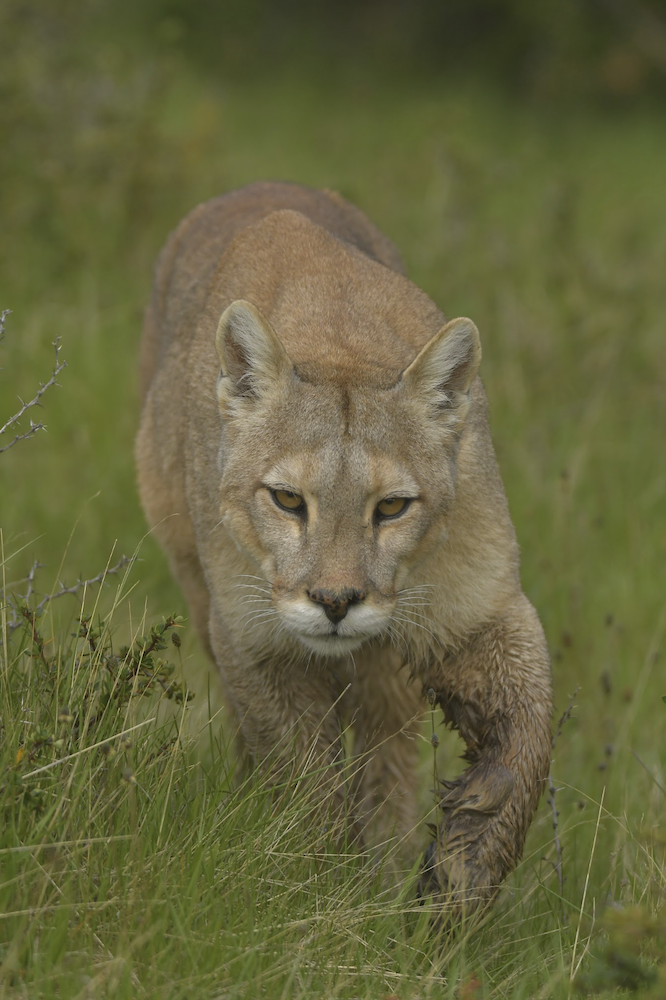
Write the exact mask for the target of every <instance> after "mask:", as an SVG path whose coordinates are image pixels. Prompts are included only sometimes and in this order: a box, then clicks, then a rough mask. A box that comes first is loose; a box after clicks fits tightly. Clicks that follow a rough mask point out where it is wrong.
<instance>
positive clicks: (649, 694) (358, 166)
mask: <svg viewBox="0 0 666 1000" xmlns="http://www.w3.org/2000/svg"><path fill="white" fill-rule="evenodd" d="M665 164H666V9H665V7H664V4H663V3H661V2H659V3H657V0H651V2H647V0H646V2H644V3H635V2H630V0H577V2H574V0H559V2H554V0H546V2H529V0H504V2H501V0H466V2H464V0H452V2H449V3H445V2H444V3H443V2H439V3H435V2H432V0H413V2H411V3H409V4H408V3H404V2H398V0H388V2H383V3H380V2H375V3H370V2H355V3H352V2H351V0H343V2H341V0H339V2H338V3H337V4H335V5H332V4H331V5H315V4H312V3H305V2H304V0H292V2H286V0H280V2H273V3H269V2H267V0H246V2H240V0H230V2H218V3H214V2H212V0H189V2H186V0H144V2H130V0H114V2H112V0H95V2H92V0H81V2H74V0H49V2H48V3H46V2H44V3H39V4H38V3H36V2H32V3H27V2H21V0H3V2H2V4H1V5H0V219H1V221H2V229H1V237H2V238H1V239H0V309H1V308H9V309H11V310H12V314H11V315H10V316H9V317H8V320H7V331H6V336H5V339H4V342H3V343H1V344H0V368H1V369H2V370H1V371H0V426H1V425H2V423H4V420H5V419H6V418H7V417H8V416H9V415H10V414H11V413H13V412H14V411H15V410H16V408H17V405H18V402H17V396H21V397H22V398H30V396H31V395H32V394H33V393H34V390H35V389H36V387H37V385H38V383H39V382H40V381H46V379H47V378H48V376H49V373H50V371H51V367H52V360H53V348H52V346H51V345H52V343H53V341H54V339H55V338H56V337H60V338H61V341H62V356H63V357H64V358H65V359H66V360H67V362H68V367H67V368H66V369H65V370H64V371H63V372H62V374H61V376H60V378H59V382H60V386H61V387H60V388H53V389H51V390H49V392H48V393H47V395H46V396H45V398H44V408H43V410H42V411H41V412H40V417H41V418H42V419H43V420H44V422H45V423H46V425H47V429H48V433H47V434H44V433H40V434H38V435H35V437H34V438H33V439H32V440H30V441H26V442H23V443H21V444H19V445H18V446H16V447H13V448H12V449H10V450H9V451H7V452H5V453H4V454H0V528H1V529H2V540H3V545H4V552H5V573H6V578H7V581H8V582H9V583H10V584H12V586H13V589H14V590H15V592H17V593H19V594H20V593H22V592H23V591H24V590H25V587H26V584H25V582H21V581H22V580H23V579H24V577H25V576H26V574H27V572H28V570H29V568H30V566H31V565H32V564H33V562H34V561H35V560H39V562H40V563H41V564H43V569H41V570H40V573H39V577H38V583H37V587H38V590H39V591H40V592H41V593H48V592H49V591H50V589H51V588H53V587H54V586H55V585H56V581H57V580H59V579H60V580H63V581H64V582H72V581H73V580H75V579H76V578H77V577H78V576H79V575H82V576H83V577H91V576H94V575H96V574H97V573H99V572H100V570H102V569H103V568H104V566H105V565H106V564H107V561H108V560H109V559H111V561H112V562H114V561H115V560H116V559H117V557H118V555H119V554H120V553H127V554H128V555H129V554H131V553H133V552H134V551H135V550H137V548H138V549H139V554H140V559H141V562H140V563H138V565H137V567H135V569H134V570H133V576H132V579H133V580H134V582H135V590H134V595H133V604H134V607H135V608H138V612H137V611H135V616H136V615H137V613H138V615H139V616H140V613H141V610H142V608H143V607H144V606H145V607H146V608H147V611H148V616H149V618H152V617H154V616H156V615H158V614H166V613H169V612H171V611H174V610H178V611H181V610H183V602H182V598H181V596H180V594H179V592H178V590H177V588H176V586H175V584H174V583H173V582H172V580H171V578H170V575H169V572H168V568H167V566H166V561H165V560H164V558H163V556H162V555H161V553H160V551H159V549H158V547H157V546H156V544H155V543H154V542H153V541H152V539H150V538H148V539H144V535H145V523H144V519H143V515H142V512H141V510H140V507H139V504H138V500H137V496H136V488H135V475H134V465H133V454H132V451H133V437H134V434H135V431H136V427H137V423H138V398H137V375H136V356H137V349H138V343H139V337H140V330H141V322H142V312H143V308H144V305H145V303H146V301H147V298H148V295H149V291H150V285H151V277H152V268H153V263H154V260H155V257H156V255H157V253H158V251H159V249H160V247H161V246H162V245H163V243H164V241H165V239H166V237H167V234H168V233H169V232H170V230H171V229H172V228H173V227H174V226H175V225H176V224H177V223H178V221H179V220H180V218H181V217H182V216H183V215H184V214H185V213H186V212H187V211H189V210H190V209H191V208H192V207H193V206H194V205H196V204H197V203H198V202H200V201H202V200H204V199H206V198H209V197H212V196H214V195H216V194H219V193H221V192H223V191H225V190H228V189H230V188H233V187H237V186H241V185H243V184H246V183H248V182H250V181H253V180H257V179H261V178H264V179H285V180H292V181H297V182H302V183H305V184H309V185H312V186H316V187H319V186H327V187H331V188H335V189H338V190H339V191H341V192H342V193H343V194H344V195H345V196H347V197H348V198H350V199H351V200H352V201H354V202H355V203H356V204H358V205H359V206H360V207H361V208H362V209H363V210H364V211H366V212H367V214H368V215H369V216H370V217H371V218H372V219H373V220H374V221H375V222H376V223H377V224H378V225H379V226H380V228H382V229H383V230H384V232H386V233H387V235H388V236H389V237H391V238H392V239H393V240H394V241H395V242H396V243H397V245H398V246H399V248H400V249H401V251H402V253H403V255H404V257H405V260H406V263H407V266H408V271H409V274H410V276H411V277H412V278H413V280H414V281H416V282H417V283H418V284H419V285H421V286H422V287H423V288H425V290H426V291H427V292H428V293H429V294H430V295H431V296H432V297H433V298H434V299H435V300H436V302H437V303H438V305H440V306H441V308H442V309H443V310H444V311H445V312H446V313H447V315H449V316H455V315H459V314H463V315H465V314H466V315H470V316H471V317H472V318H473V319H474V320H475V321H476V322H477V324H478V326H479V328H480V331H481V336H482V342H483V349H484V360H483V364H482V374H483V377H484V381H485V384H486V388H487V391H488V395H489V399H490V405H491V426H492V430H493V436H494V440H495V444H496V448H497V452H498V457H499V460H500V465H501V468H502V473H503V477H504V482H505V485H506V488H507V493H508V496H509V503H510V506H511V510H512V514H513V517H514V521H515V523H516V528H517V531H518V537H519V540H520V542H521V547H522V553H523V580H524V584H525V589H526V591H527V593H528V595H529V596H530V598H531V599H532V601H533V602H534V603H535V605H536V606H537V608H538V610H539V613H540V615H541V617H542V620H543V622H544V626H545V628H546V632H547V635H548V639H549V643H550V647H551V650H552V653H553V666H554V682H555V692H556V703H557V708H558V711H559V712H561V711H562V710H563V709H564V708H565V707H566V705H567V702H568V699H569V695H570V694H572V693H573V692H574V690H575V689H576V688H580V690H579V693H578V695H577V697H576V706H577V707H576V710H575V713H574V718H573V720H572V721H571V722H569V723H568V724H567V726H566V727H565V730H564V732H563V734H562V736H561V737H560V739H559V741H558V745H557V747H556V751H555V765H554V773H555V776H556V779H557V782H558V787H561V789H562V790H561V792H560V793H558V802H559V809H560V825H561V835H562V841H563V844H564V847H565V871H566V875H567V883H566V888H565V891H566V893H567V894H568V897H570V902H571V904H572V905H573V906H578V905H579V904H580V902H581V893H582V890H583V884H584V882H585V877H586V873H588V874H589V872H590V871H592V880H591V883H590V898H592V897H593V898H594V899H599V900H600V901H602V900H608V899H612V900H614V901H619V902H624V903H628V902H637V901H639V900H641V901H642V902H643V904H644V905H645V906H647V907H649V906H651V905H652V904H653V903H654V906H655V907H657V908H658V906H660V905H662V904H663V898H664V893H665V892H666V876H665V874H664V872H665V870H666V869H664V864H663V861H664V843H665V841H664V834H663V823H664V801H665V797H664V795H663V793H662V792H661V791H660V790H659V785H658V784H655V781H656V782H658V783H659V784H660V785H661V786H662V788H663V787H664V785H665V779H664V772H665V771H666V756H665V751H664V741H663V732H664V725H665V722H666V706H665V705H664V704H663V703H662V700H661V699H662V696H663V695H666V679H665V673H664V659H663V650H664V630H665V628H666V604H665V601H666V568H665V567H666V530H665V529H666V460H665V457H666V449H665V447H664V438H665V432H666V392H665V391H664V386H665V385H666V340H665V337H664V316H665V315H666V281H665V272H666V198H665V197H664V188H665V182H664V177H665V176H666V172H665ZM26 426H27V425H26V424H25V423H24V424H23V425H22V429H25V427H26ZM5 440H6V439H0V447H1V446H2V444H3V443H4V441H5ZM112 553H113V555H111V554H112ZM68 601H69V602H70V603H69V604H67V602H68ZM57 606H58V608H60V607H61V606H62V611H61V612H58V613H61V614H62V618H63V622H66V621H67V620H68V616H69V617H71V616H73V615H74V614H75V613H76V610H75V609H76V604H75V602H74V601H73V600H72V599H70V598H63V600H62V601H61V602H58V605H57ZM54 613H55V606H54ZM184 650H185V653H186V664H189V665H190V666H194V665H199V667H200V668H202V667H203V657H202V654H201V653H200V652H199V651H198V649H197V646H196V643H195V642H194V640H193V639H191V638H190V640H189V641H188V642H187V643H186V645H185V646H184ZM451 746H452V744H446V742H445V744H444V751H445V752H449V751H448V750H447V748H449V747H451ZM632 750H633V751H635V752H636V753H638V754H639V756H640V757H641V760H642V762H643V765H644V766H641V764H639V763H638V761H637V760H636V759H635V757H634V756H633V755H632V752H631V751H632ZM648 772H649V773H648ZM604 790H605V791H604ZM602 792H603V794H604V795H605V799H604V810H607V812H606V811H604V813H603V817H604V819H603V823H602V824H601V827H600V829H599V831H596V827H595V819H596V816H597V812H596V810H597V806H596V805H591V803H598V802H599V800H600V797H601V795H602ZM592 812H593V813H594V815H591V813H592ZM599 815H600V816H601V813H600V814H599ZM551 829H552V820H551V817H550V814H549V812H548V809H547V807H546V806H542V811H541V813H540V814H539V819H538V820H537V822H536V823H535V825H534V827H533V831H532V833H531V838H532V839H531V840H530V841H529V842H528V858H530V859H531V860H530V861H528V862H526V863H525V865H524V866H523V870H522V871H523V874H522V875H520V876H517V878H523V879H524V878H525V877H526V876H525V871H526V870H527V869H528V867H529V866H530V865H534V866H535V869H536V870H537V875H538V878H539V879H541V878H542V877H543V879H544V884H546V883H547V879H548V877H550V878H551V881H552V878H553V873H552V871H551V869H550V867H548V866H546V867H547V871H546V873H545V874H544V873H543V872H544V870H543V869H542V868H539V864H540V862H539V861H538V856H539V852H540V851H541V846H537V847H534V846H533V845H535V844H536V845H546V846H548V845H550V846H549V847H548V850H550V851H551V857H552V843H551V841H552V832H551ZM595 831H596V832H595ZM597 832H598V834H599V836H598V839H595V840H594V845H595V848H594V849H595V850H596V853H595V855H594V867H592V856H591V852H592V853H594V851H593V847H592V844H593V836H594V837H595V838H596V836H597ZM660 838H661V839H660ZM530 845H532V846H530ZM543 849H544V850H545V849H546V847H544V848H543ZM535 857H536V858H537V860H534V858H535ZM588 865H589V866H590V868H589V869H588ZM530 870H531V869H530ZM548 873H550V874H548ZM548 884H550V883H548ZM551 889H552V885H551ZM547 890H548V891H551V890H550V889H548V886H547ZM553 891H554V890H553ZM544 898H546V897H544ZM548 898H550V897H548ZM660 900H661V903H660V902H659V901H660ZM600 905H601V902H600ZM544 906H546V904H545V903H544ZM589 906H590V902H589V898H588V910H589ZM556 909H557V907H556V906H554V910H553V912H554V913H555V910H556ZM553 919H554V920H555V919H556V917H553ZM516 933H518V932H516ZM544 933H545V932H544ZM574 951H575V949H574ZM551 957H552V960H553V962H556V956H555V953H554V952H553V956H551ZM567 961H568V959H567ZM507 988H508V987H507ZM502 995H508V994H504V993H502ZM512 995H513V994H512ZM521 995H522V994H521ZM525 995H533V994H525ZM542 995H544V996H545V995H546V994H545V993H544V994H542Z"/></svg>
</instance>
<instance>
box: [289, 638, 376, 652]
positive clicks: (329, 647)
mask: <svg viewBox="0 0 666 1000" xmlns="http://www.w3.org/2000/svg"><path fill="white" fill-rule="evenodd" d="M298 638H299V639H300V641H301V642H302V643H303V645H304V646H307V648H308V649H312V650H313V651H314V652H315V653H323V654H324V655H325V656H342V655H343V654H344V653H349V652H351V650H353V649H357V648H358V647H359V646H360V645H361V643H363V642H364V641H365V640H366V639H368V638H369V636H367V635H338V634H337V633H335V632H331V633H329V634H328V635H303V634H301V635H299V636H298Z"/></svg>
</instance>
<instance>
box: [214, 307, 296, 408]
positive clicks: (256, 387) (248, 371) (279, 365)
mask: <svg viewBox="0 0 666 1000" xmlns="http://www.w3.org/2000/svg"><path fill="white" fill-rule="evenodd" d="M215 347H216V349H217V354H218V357H219V359H220V369H221V372H220V382H219V385H218V397H219V398H220V403H221V404H224V403H226V404H229V403H231V402H232V400H233V399H236V400H238V399H251V398H252V397H258V396H260V395H261V392H262V390H264V389H266V388H267V387H268V386H269V385H270V384H271V383H274V382H276V381H277V380H278V379H279V378H281V377H282V376H283V375H285V374H286V373H287V372H289V371H292V370H293V365H292V363H291V360H290V358H289V355H288V354H287V352H286V351H285V349H284V347H283V346H282V344H281V343H280V340H279V339H278V337H277V335H276V333H275V332H274V330H273V328H272V326H271V325H270V323H269V322H268V321H267V320H265V319H264V318H263V316H262V315H261V313H260V312H259V310H258V309H255V307H254V306H253V305H252V304H251V303H250V302H246V301H245V300H244V299H237V300H236V301H235V302H232V303H231V305H230V306H228V308H227V309H225V310H224V312H223V313H222V316H221V318H220V322H219V324H218V327H217V333H216V335H215Z"/></svg>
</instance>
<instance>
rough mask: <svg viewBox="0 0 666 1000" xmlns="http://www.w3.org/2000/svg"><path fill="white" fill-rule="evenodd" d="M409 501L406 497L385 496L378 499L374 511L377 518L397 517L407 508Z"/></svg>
mask: <svg viewBox="0 0 666 1000" xmlns="http://www.w3.org/2000/svg"><path fill="white" fill-rule="evenodd" d="M409 502H410V501H409V498H408V497H386V498H385V499H384V500H380V501H379V503H378V504H377V508H376V511H375V513H376V514H377V517H379V518H387V517H397V516H398V514H402V513H403V512H404V511H405V510H407V508H408V506H409Z"/></svg>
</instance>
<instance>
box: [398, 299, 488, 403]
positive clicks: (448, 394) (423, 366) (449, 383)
mask: <svg viewBox="0 0 666 1000" xmlns="http://www.w3.org/2000/svg"><path fill="white" fill-rule="evenodd" d="M480 362H481V341H480V339H479V331H478V330H477V328H476V326H475V325H474V323H472V321H471V319H465V318H463V319H452V320H451V321H450V322H449V323H447V324H446V326H443V327H442V329H441V330H440V331H439V333H436V334H435V336H434V337H433V338H432V339H431V340H429V341H428V343H427V344H426V345H425V347H424V348H423V349H422V350H421V351H420V353H419V354H417V356H416V357H415V358H414V360H413V361H412V363H411V365H410V366H409V368H406V369H405V371H404V372H403V373H402V382H403V384H405V385H406V386H408V388H409V390H410V391H411V392H413V393H416V394H418V395H420V396H422V397H424V398H425V399H428V400H430V401H431V402H433V403H434V404H435V405H436V406H437V407H439V408H441V409H450V408H451V407H454V406H455V405H456V403H457V402H459V400H458V395H459V394H467V393H468V392H469V389H470V386H471V384H472V382H473V380H474V377H475V375H476V373H477V371H478V370H479V364H480Z"/></svg>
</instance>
